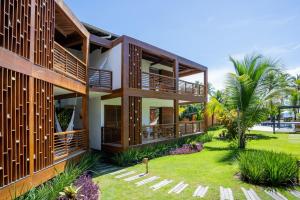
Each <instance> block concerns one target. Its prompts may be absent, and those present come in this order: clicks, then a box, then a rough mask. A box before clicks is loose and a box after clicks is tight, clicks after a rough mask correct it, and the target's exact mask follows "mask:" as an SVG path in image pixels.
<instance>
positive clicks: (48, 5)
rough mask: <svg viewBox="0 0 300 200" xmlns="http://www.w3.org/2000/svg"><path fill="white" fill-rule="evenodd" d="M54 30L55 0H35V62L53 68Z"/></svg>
mask: <svg viewBox="0 0 300 200" xmlns="http://www.w3.org/2000/svg"><path fill="white" fill-rule="evenodd" d="M27 1H30V0H27ZM54 31H55V0H35V43H34V63H35V64H38V65H41V66H43V67H46V68H48V69H52V68H53V48H54Z"/></svg>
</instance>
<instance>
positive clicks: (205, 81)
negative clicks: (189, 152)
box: [204, 69, 208, 131]
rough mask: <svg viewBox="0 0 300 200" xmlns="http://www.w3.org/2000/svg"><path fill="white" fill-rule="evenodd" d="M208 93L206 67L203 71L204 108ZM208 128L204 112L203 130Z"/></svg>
mask: <svg viewBox="0 0 300 200" xmlns="http://www.w3.org/2000/svg"><path fill="white" fill-rule="evenodd" d="M207 94H208V71H207V69H206V70H205V71H204V108H206V104H207V100H208V99H207V98H208V96H207ZM207 128H208V116H207V115H206V114H204V131H206V130H207Z"/></svg>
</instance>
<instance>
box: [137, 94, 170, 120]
mask: <svg viewBox="0 0 300 200" xmlns="http://www.w3.org/2000/svg"><path fill="white" fill-rule="evenodd" d="M173 103H174V101H173V100H165V99H154V98H142V125H149V124H150V107H173Z"/></svg>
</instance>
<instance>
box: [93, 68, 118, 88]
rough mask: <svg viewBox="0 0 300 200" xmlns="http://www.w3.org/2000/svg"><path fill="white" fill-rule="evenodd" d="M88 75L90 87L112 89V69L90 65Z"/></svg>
mask: <svg viewBox="0 0 300 200" xmlns="http://www.w3.org/2000/svg"><path fill="white" fill-rule="evenodd" d="M88 76H89V86H90V87H96V88H104V89H108V90H111V89H112V71H109V70H104V69H96V68H91V67H89V68H88Z"/></svg>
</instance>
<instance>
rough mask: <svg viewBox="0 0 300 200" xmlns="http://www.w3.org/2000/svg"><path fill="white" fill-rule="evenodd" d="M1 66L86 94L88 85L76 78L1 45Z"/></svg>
mask: <svg viewBox="0 0 300 200" xmlns="http://www.w3.org/2000/svg"><path fill="white" fill-rule="evenodd" d="M0 66H2V67H4V68H7V69H10V70H14V71H16V72H20V73H22V74H26V75H28V76H32V77H34V78H37V79H41V80H44V81H46V82H49V83H52V84H54V85H56V86H59V87H62V88H65V89H67V90H71V91H74V92H78V93H81V94H86V86H85V85H84V84H82V83H80V82H78V81H76V80H73V79H71V78H68V77H66V76H63V75H61V74H58V73H56V72H54V71H52V70H50V69H46V68H43V67H40V66H38V65H35V64H33V63H32V62H30V61H29V60H26V59H24V58H22V57H20V56H18V55H17V54H15V53H13V52H11V51H9V50H6V49H4V48H1V47H0Z"/></svg>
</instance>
